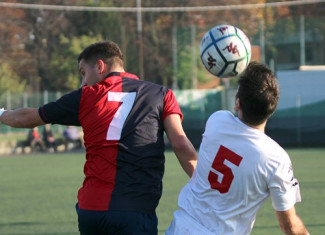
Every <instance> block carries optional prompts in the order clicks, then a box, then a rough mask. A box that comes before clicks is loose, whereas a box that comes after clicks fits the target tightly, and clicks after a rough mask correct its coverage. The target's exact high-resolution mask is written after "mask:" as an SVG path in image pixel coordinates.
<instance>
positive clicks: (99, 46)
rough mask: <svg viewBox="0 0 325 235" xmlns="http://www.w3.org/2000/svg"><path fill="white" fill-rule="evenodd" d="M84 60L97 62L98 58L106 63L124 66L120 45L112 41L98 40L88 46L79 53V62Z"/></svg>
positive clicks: (91, 62)
mask: <svg viewBox="0 0 325 235" xmlns="http://www.w3.org/2000/svg"><path fill="white" fill-rule="evenodd" d="M81 60H84V61H85V62H86V63H89V64H95V63H96V62H97V61H98V60H103V61H104V62H105V63H107V64H109V65H112V64H115V63H117V64H119V65H120V66H123V64H124V59H123V53H122V51H121V49H120V48H119V46H118V45H117V44H116V43H115V42H112V41H103V42H97V43H94V44H91V45H89V46H88V47H86V48H85V49H84V50H83V51H82V52H81V53H80V55H79V57H78V62H80V61H81Z"/></svg>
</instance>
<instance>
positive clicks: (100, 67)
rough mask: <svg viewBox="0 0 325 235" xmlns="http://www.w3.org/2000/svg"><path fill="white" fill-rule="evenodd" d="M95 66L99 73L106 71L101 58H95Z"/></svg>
mask: <svg viewBox="0 0 325 235" xmlns="http://www.w3.org/2000/svg"><path fill="white" fill-rule="evenodd" d="M96 66H97V71H98V73H99V74H103V73H106V64H105V62H104V61H103V60H97V64H96Z"/></svg>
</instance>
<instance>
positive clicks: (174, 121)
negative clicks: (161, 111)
mask: <svg viewBox="0 0 325 235" xmlns="http://www.w3.org/2000/svg"><path fill="white" fill-rule="evenodd" d="M164 128H165V131H166V134H167V137H168V139H169V141H170V143H171V145H172V148H173V150H174V152H175V154H176V156H177V158H178V161H179V162H180V164H181V166H182V168H183V169H184V171H185V172H186V173H187V174H188V175H189V176H190V177H191V176H192V174H193V172H194V170H195V167H196V163H197V158H196V150H195V148H194V147H193V145H192V143H191V142H190V141H189V139H188V138H187V137H186V134H185V132H184V130H183V127H182V124H181V119H180V116H179V115H178V114H171V115H169V116H167V117H166V118H165V120H164Z"/></svg>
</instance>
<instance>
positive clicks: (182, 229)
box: [165, 209, 214, 235]
mask: <svg viewBox="0 0 325 235" xmlns="http://www.w3.org/2000/svg"><path fill="white" fill-rule="evenodd" d="M203 234H204V235H214V233H212V232H211V231H209V230H208V229H207V228H205V227H204V226H203V225H201V224H200V223H199V222H197V221H196V220H195V219H193V218H192V217H191V216H189V215H188V214H187V213H186V212H185V211H183V210H181V209H180V210H177V211H175V213H174V218H173V220H172V222H171V224H170V225H169V227H168V228H167V230H166V232H165V235H203Z"/></svg>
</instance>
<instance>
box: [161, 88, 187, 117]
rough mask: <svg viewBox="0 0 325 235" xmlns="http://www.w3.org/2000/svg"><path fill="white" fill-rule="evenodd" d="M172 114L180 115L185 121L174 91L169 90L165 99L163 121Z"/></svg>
mask: <svg viewBox="0 0 325 235" xmlns="http://www.w3.org/2000/svg"><path fill="white" fill-rule="evenodd" d="M170 114H178V115H179V116H180V118H181V120H183V114H182V111H181V108H180V107H179V104H178V103H177V100H176V98H175V95H174V93H173V92H172V90H170V89H169V90H168V91H167V93H166V95H165V98H164V110H163V120H164V119H165V118H166V117H167V116H168V115H170Z"/></svg>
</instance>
